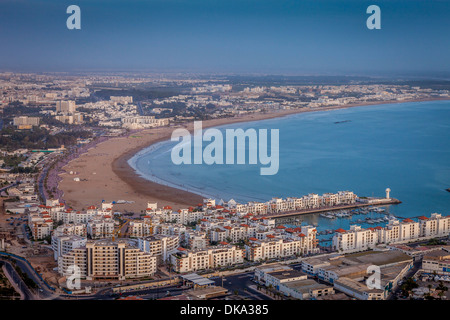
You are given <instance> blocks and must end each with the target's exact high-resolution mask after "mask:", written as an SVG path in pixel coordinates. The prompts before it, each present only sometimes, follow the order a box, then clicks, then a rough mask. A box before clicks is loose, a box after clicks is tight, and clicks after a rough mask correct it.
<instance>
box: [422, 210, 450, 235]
mask: <svg viewBox="0 0 450 320" xmlns="http://www.w3.org/2000/svg"><path fill="white" fill-rule="evenodd" d="M419 229H420V235H421V236H422V237H445V236H447V235H448V234H450V216H442V215H441V214H438V213H432V214H431V217H430V218H427V217H424V216H422V217H419Z"/></svg>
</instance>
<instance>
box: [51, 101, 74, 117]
mask: <svg viewBox="0 0 450 320" xmlns="http://www.w3.org/2000/svg"><path fill="white" fill-rule="evenodd" d="M76 109H77V106H76V104H75V101H71V100H69V101H56V112H58V113H63V114H73V113H75V111H76Z"/></svg>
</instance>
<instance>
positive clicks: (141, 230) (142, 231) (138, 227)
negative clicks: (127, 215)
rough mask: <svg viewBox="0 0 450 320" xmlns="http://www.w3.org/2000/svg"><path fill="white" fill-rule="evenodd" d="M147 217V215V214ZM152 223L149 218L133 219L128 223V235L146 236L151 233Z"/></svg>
mask: <svg viewBox="0 0 450 320" xmlns="http://www.w3.org/2000/svg"><path fill="white" fill-rule="evenodd" d="M147 217H149V216H147ZM152 231H153V225H152V221H151V218H150V217H149V218H148V219H144V220H133V221H130V223H129V224H128V235H129V236H130V237H135V238H139V237H146V236H150V235H152V234H153V233H152Z"/></svg>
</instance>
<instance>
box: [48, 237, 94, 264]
mask: <svg viewBox="0 0 450 320" xmlns="http://www.w3.org/2000/svg"><path fill="white" fill-rule="evenodd" d="M86 241H87V239H86V237H80V236H77V235H53V236H52V249H53V257H54V258H55V260H56V261H57V260H58V258H59V257H61V256H63V255H65V254H68V253H69V252H71V251H72V250H73V249H78V248H82V247H84V246H85V245H86Z"/></svg>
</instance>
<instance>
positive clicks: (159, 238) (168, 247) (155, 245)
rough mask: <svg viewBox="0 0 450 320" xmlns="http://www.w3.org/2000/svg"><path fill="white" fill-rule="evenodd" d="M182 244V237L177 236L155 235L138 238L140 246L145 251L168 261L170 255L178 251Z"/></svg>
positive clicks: (160, 259) (159, 259)
mask: <svg viewBox="0 0 450 320" xmlns="http://www.w3.org/2000/svg"><path fill="white" fill-rule="evenodd" d="M179 246H180V239H179V238H178V237H177V236H163V235H153V236H148V237H145V238H139V239H138V248H139V249H140V250H142V251H144V252H149V253H151V254H152V255H154V256H155V257H157V259H158V261H167V260H169V258H170V255H171V254H173V253H176V251H177V249H178V247H179Z"/></svg>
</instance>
